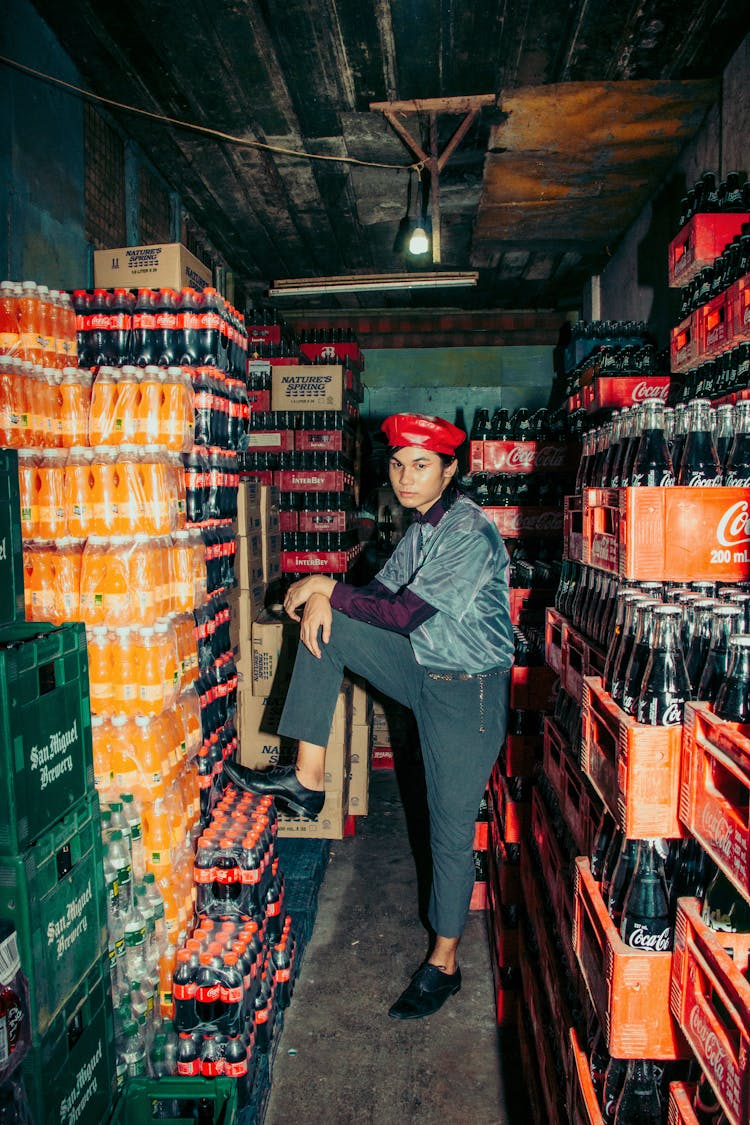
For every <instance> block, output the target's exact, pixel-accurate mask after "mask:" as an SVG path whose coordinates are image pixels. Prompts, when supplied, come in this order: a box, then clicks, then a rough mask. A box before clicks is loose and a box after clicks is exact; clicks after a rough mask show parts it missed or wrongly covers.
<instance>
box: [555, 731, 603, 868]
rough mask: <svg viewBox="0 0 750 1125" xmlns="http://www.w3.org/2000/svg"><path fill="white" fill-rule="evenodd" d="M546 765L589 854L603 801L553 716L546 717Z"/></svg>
mask: <svg viewBox="0 0 750 1125" xmlns="http://www.w3.org/2000/svg"><path fill="white" fill-rule="evenodd" d="M543 765H544V773H545V776H546V777H547V779H548V781H549V783H550V785H551V786H552V788H553V790H554V792H555V795H556V797H557V800H558V802H559V805H560V812H561V813H562V816H563V820H564V821H565V823H566V825H567V826H568V828H569V830H570V834H571V835H572V837H573V840H574V841H575V845H576V848H577V850H578V854H579V855H588V854H589V852H590V849H591V846H592V844H593V842H594V834H595V831H596V825H597V823H598V821H599V818H600V816H601V802H600V800H599V799H598V797H597V795H596V794H595V793H594V792H593V790H592V789H591V788H590V787H589V785H588V784H587V783H586V779H585V777H584V776H583V774H582V773H581V769H580V766H579V764H578V760H577V757H574V755H573V750H572V748H571V745H570V743H569V742H568V740H567V738H566V737H565V734H564V733H563V731H562V729H561V728H560V727H559V726H558V724H557V723H556V722H555V720H554V719H553V718H551V717H550V716H547V717H546V719H545V721H544V756H543Z"/></svg>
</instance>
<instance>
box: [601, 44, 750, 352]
mask: <svg viewBox="0 0 750 1125" xmlns="http://www.w3.org/2000/svg"><path fill="white" fill-rule="evenodd" d="M748 117H750V36H747V37H746V38H745V40H744V41H743V42H742V44H741V45H740V47H739V48H738V50H737V51H736V52H735V54H734V56H733V58H732V59H731V61H730V62H729V64H728V66H727V68H726V70H725V72H724V75H723V78H722V88H721V99H720V102H719V104H718V105H715V106H713V107H712V108H711V109H710V110H709V111H708V113H707V115H706V119H705V121H704V123H703V126H702V128H701V130H700V131H699V133H697V134H696V136H695V137H694V138H693V140H692V141H690V143H689V144H688V145H686V147H685V149H684V150H683V152H682V154H681V156H680V159H679V161H678V162H677V164H676V165H675V167H674V168H673V169H672V171H671V172H670V174H669V176H668V178H667V180H666V181H665V182H664V184H663V185H662V187H661V189H660V190H659V191H658V192H657V194H656V196H655V197H654V199H653V200H652V201H651V202H650V203H648V204H647V205H646V207H645V208H644V209H643V211H642V212H641V214H640V215H639V216H638V218H637V219H636V221H635V222H634V223H633V225H632V226H631V227H630V229H629V230H628V231H627V233H626V235H625V237H624V239H623V241H622V242H621V243H620V246H619V247H618V249H617V251H616V253H615V254H614V256H613V258H612V260H611V262H610V263H609V265H608V266H607V268H606V270H604V272H603V273H602V276H601V317H602V319H603V320H645V321H647V322H648V323H649V325H650V326H651V328H652V330H653V331H654V332H655V334H656V336H657V339H658V341H659V344H660V345H661V346H666V344H667V342H668V338H669V329H670V327H672V326H673V325H674V323H675V321H676V318H677V308H678V304H679V298H678V291H677V290H670V289H669V287H668V284H667V246H668V244H669V242H670V241H671V239H672V238H673V237H674V235H675V234H676V230H675V224H676V222H677V219H678V217H679V207H680V200H681V199H682V197H683V196H684V195H685V193H686V192H687V189H688V188H690V187H692V185H693V184H694V183H695V181H696V180H697V179H699V178H700V176H701V175H702V174H703V172H706V171H715V172H716V173H717V174H718V175H719V177H720V178H723V177H724V176H726V174H727V172H733V171H740V172H743V171H744V172H747V173H748V174H750V131H748V128H747V122H748ZM587 314H588V310H587V309H586V302H585V300H584V317H585V318H587V319H588V315H587Z"/></svg>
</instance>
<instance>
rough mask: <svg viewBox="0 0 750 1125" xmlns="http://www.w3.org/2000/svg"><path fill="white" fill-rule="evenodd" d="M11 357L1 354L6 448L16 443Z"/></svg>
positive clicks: (0, 426) (0, 429)
mask: <svg viewBox="0 0 750 1125" xmlns="http://www.w3.org/2000/svg"><path fill="white" fill-rule="evenodd" d="M9 359H10V356H4V355H2V356H0V445H2V446H3V447H4V448H6V449H7V448H10V447H12V446H15V445H16V422H15V395H14V388H13V371H14V365H13V364H11V363H9V362H8V361H9Z"/></svg>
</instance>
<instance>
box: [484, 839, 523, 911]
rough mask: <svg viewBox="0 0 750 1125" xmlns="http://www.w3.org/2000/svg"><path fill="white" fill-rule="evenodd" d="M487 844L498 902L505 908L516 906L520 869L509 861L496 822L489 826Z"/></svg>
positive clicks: (519, 895) (519, 888) (518, 898)
mask: <svg viewBox="0 0 750 1125" xmlns="http://www.w3.org/2000/svg"><path fill="white" fill-rule="evenodd" d="M488 843H489V845H490V846H489V848H488V849H487V852H488V860H489V853H490V852H492V859H491V861H490V867H491V870H492V872H493V879H494V880H495V881H496V883H497V891H498V897H499V899H500V902H504V903H505V904H506V905H507V906H518V905H519V904H520V902H521V867H520V864H518V863H511V862H510V861H509V859H508V849H507V848H506V846H505V841H504V840H502V839H501V837H500V827H499V825H498V824H497V822H496V821H495V822H493V823H490V825H489V838H488Z"/></svg>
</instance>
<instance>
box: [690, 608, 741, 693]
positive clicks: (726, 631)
mask: <svg viewBox="0 0 750 1125" xmlns="http://www.w3.org/2000/svg"><path fill="white" fill-rule="evenodd" d="M741 616H742V611H741V609H740V607H739V606H735V605H717V606H716V607H715V608H714V611H713V619H712V622H711V639H710V642H709V647H708V655H707V656H706V662H705V664H704V666H703V672H702V673H701V678H700V680H699V682H698V686H697V689H696V693H695V697H696V699H700V700H701V702H702V703H714V702H715V700H716V695H717V693H718V691H719V688H720V687H721V685H722V684H723V683H724V681H725V680H726V675H727V667H728V665H729V638H730V637H731V636H732V633H736V632H737V626H738V623H739V620H740V617H741Z"/></svg>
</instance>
